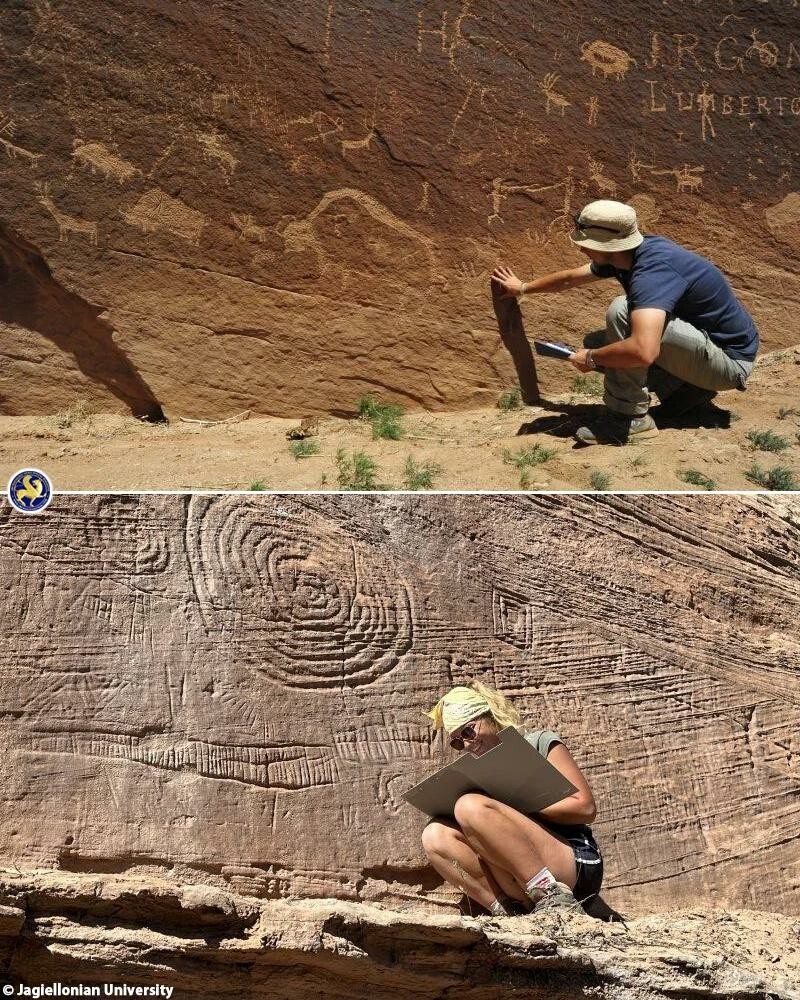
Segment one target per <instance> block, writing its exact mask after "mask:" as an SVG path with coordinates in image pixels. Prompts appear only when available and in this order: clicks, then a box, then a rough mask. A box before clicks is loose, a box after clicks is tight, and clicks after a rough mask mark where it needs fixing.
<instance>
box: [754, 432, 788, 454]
mask: <svg viewBox="0 0 800 1000" xmlns="http://www.w3.org/2000/svg"><path fill="white" fill-rule="evenodd" d="M746 436H747V439H748V441H749V442H750V444H751V445H752V446H753V448H754V449H757V450H758V451H773V452H781V451H786V449H787V448H788V447H789V442H788V441H787V440H786V438H785V437H783V435H781V434H774V433H773V432H772V431H748V432H747V435H746Z"/></svg>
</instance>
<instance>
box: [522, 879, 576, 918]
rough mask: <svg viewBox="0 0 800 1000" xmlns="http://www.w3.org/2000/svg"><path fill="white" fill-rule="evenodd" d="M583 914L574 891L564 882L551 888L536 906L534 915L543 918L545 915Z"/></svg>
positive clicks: (557, 883)
mask: <svg viewBox="0 0 800 1000" xmlns="http://www.w3.org/2000/svg"><path fill="white" fill-rule="evenodd" d="M568 911H572V913H583V907H582V906H581V904H580V903H579V902H578V900H577V899H576V898H575V897H574V896H573V895H572V889H570V887H569V886H568V885H564V883H563V882H556V884H555V885H552V886H550V888H549V889H548V890H547V892H546V893H545V894H544V896H542V898H541V899H540V900H539V902H538V903H537V904H536V906H534V908H533V911H532V912H533V913H535V914H536V915H537V916H541V915H542V914H544V913H565V912H568Z"/></svg>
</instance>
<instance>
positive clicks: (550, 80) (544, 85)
mask: <svg viewBox="0 0 800 1000" xmlns="http://www.w3.org/2000/svg"><path fill="white" fill-rule="evenodd" d="M560 79H561V77H560V76H558V75H557V74H555V73H548V74H547V75H546V76H544V77H543V78H542V79H541V80H540V81H539V82H538V83H537V85H536V86H537V87H538V88H539V90H541V92H542V93H543V94H544V96H545V97H546V99H547V101H546V104H545V112H546V113H547V114H548V115H549V114H550V108H551V107H553V108H557V109H558V110H559V111H560V112H561V114H562V115H563V114H564V112H565V111H566V110H567V108H570V107H572V101H568V100H567V98H566V97H564V95H563V94H559V93H558V91H557V90H556V89H555V86H556V84H557V83H558V81H559V80H560Z"/></svg>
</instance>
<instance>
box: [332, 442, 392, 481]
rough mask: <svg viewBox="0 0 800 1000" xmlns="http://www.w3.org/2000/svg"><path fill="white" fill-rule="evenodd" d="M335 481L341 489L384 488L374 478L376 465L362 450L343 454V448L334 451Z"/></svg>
mask: <svg viewBox="0 0 800 1000" xmlns="http://www.w3.org/2000/svg"><path fill="white" fill-rule="evenodd" d="M336 468H337V470H338V473H337V477H336V478H337V482H338V483H339V489H342V490H385V489H386V487H385V486H379V485H378V482H377V481H376V479H375V476H376V474H377V472H378V466H377V464H376V463H375V461H374V459H372V458H370V457H369V455H365V454H364V452H363V451H354V452H353V454H352V455H347V454H345V451H344V449H343V448H340V449H339V450H338V451H337V452H336Z"/></svg>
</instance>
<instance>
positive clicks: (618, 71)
mask: <svg viewBox="0 0 800 1000" xmlns="http://www.w3.org/2000/svg"><path fill="white" fill-rule="evenodd" d="M581 61H582V62H585V63H588V64H589V65H590V66H591V67H592V76H596V74H597V71H598V70H600V72H601V73H602V74H603V79H604V80H607V79H608V77H609V76H613V77H614V79H615V80H624V79H625V77H626V76H627V75H628V72H629V70H630V68H631V66H633V65H634V64H635V63H636V60H635V59H634V58H632V57H631V56H630V55H629V54H628V53H627V52H626V51H625V50H624V49H619V48H617V46H616V45H611V43H610V42H604V41H602V40H599V39H598V40H597V41H594V42H584V44H583V45H582V46H581Z"/></svg>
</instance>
